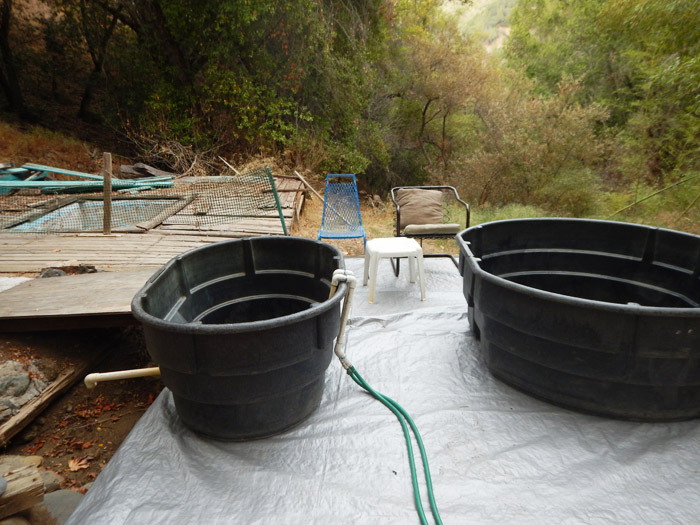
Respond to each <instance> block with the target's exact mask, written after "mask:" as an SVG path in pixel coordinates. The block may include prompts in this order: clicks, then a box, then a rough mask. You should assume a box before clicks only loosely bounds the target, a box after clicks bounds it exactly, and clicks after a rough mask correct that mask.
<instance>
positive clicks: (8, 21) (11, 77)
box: [0, 0, 26, 115]
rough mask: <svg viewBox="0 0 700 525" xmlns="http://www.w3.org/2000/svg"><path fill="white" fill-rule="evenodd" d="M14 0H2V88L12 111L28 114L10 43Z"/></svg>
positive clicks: (0, 46)
mask: <svg viewBox="0 0 700 525" xmlns="http://www.w3.org/2000/svg"><path fill="white" fill-rule="evenodd" d="M12 19H13V11H12V0H2V4H0V88H2V91H3V93H4V94H5V98H6V100H7V106H8V109H9V110H10V111H13V112H15V113H19V114H20V115H22V114H26V107H25V104H24V97H23V96H22V89H21V87H20V83H19V74H18V72H17V64H16V61H15V55H14V53H13V51H12V46H11V45H10V29H11V27H12V21H13V20H12Z"/></svg>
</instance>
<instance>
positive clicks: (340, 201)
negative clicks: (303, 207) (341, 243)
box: [318, 175, 366, 241]
mask: <svg viewBox="0 0 700 525" xmlns="http://www.w3.org/2000/svg"><path fill="white" fill-rule="evenodd" d="M355 237H361V238H362V239H363V241H365V240H366V238H365V229H364V227H363V226H362V216H361V214H360V201H359V198H358V195H357V183H356V181H355V176H354V175H328V176H327V177H326V191H325V196H324V198H323V217H322V219H321V229H320V230H319V232H318V239H319V240H320V239H322V238H327V239H349V238H355Z"/></svg>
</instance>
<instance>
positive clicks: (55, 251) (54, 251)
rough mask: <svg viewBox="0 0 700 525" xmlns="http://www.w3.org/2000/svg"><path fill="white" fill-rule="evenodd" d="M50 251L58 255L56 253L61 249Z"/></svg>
mask: <svg viewBox="0 0 700 525" xmlns="http://www.w3.org/2000/svg"><path fill="white" fill-rule="evenodd" d="M51 251H52V252H53V253H58V252H60V251H61V249H60V248H56V249H55V250H51Z"/></svg>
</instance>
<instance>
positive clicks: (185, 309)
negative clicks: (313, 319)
mask: <svg viewBox="0 0 700 525" xmlns="http://www.w3.org/2000/svg"><path fill="white" fill-rule="evenodd" d="M305 246H307V247H308V253H304V254H300V253H293V255H292V254H290V253H289V252H287V251H286V250H285V241H284V240H281V241H280V239H277V242H276V243H275V244H274V245H273V246H272V247H271V246H270V243H266V242H264V241H260V240H257V241H256V242H255V243H244V244H243V245H241V246H238V248H237V249H236V250H230V249H229V250H228V251H226V249H227V248H228V246H226V245H223V246H221V247H215V246H214V247H212V246H209V247H208V249H207V250H201V251H200V252H198V253H196V252H193V253H191V254H188V256H187V257H183V258H181V259H178V260H175V261H173V262H172V264H170V265H168V266H166V268H165V269H164V271H163V272H162V273H161V274H160V275H158V276H157V278H156V280H155V281H154V283H153V285H152V286H151V287H150V289H149V292H148V294H147V295H146V296H145V297H144V300H143V306H144V310H145V311H146V312H147V313H148V314H150V315H152V316H154V317H156V318H158V319H161V320H164V321H167V322H172V323H176V324H182V323H198V324H207V325H212V324H237V323H249V322H254V321H263V320H268V319H275V318H278V317H284V316H288V315H292V314H295V313H298V312H303V311H305V310H309V309H310V308H313V307H314V306H316V305H319V304H320V303H323V302H325V301H327V300H328V297H329V293H330V287H331V282H330V281H331V278H332V274H333V271H334V270H335V269H336V268H337V267H338V261H337V257H336V256H335V254H334V253H332V252H331V251H329V247H328V246H324V245H322V244H313V245H312V244H308V245H305ZM289 248H290V249H291V248H295V249H296V251H297V252H298V250H299V245H298V244H296V245H291V244H290V245H289Z"/></svg>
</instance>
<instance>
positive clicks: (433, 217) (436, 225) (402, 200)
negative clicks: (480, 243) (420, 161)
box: [391, 186, 469, 236]
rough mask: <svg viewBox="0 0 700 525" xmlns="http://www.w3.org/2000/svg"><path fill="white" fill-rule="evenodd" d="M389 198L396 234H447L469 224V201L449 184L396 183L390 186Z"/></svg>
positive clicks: (453, 232) (452, 233)
mask: <svg viewBox="0 0 700 525" xmlns="http://www.w3.org/2000/svg"><path fill="white" fill-rule="evenodd" d="M391 200H392V201H393V202H394V205H395V206H396V235H402V234H403V235H407V236H414V235H415V236H432V235H435V236H450V235H454V234H455V233H457V232H458V231H459V230H460V229H462V228H465V227H469V205H468V204H467V203H466V202H464V201H463V200H461V199H460V198H459V194H458V193H457V190H456V189H455V188H454V187H452V186H399V187H395V188H392V189H391ZM453 205H457V207H456V208H454V209H451V207H452V206H453ZM460 210H461V211H460Z"/></svg>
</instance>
